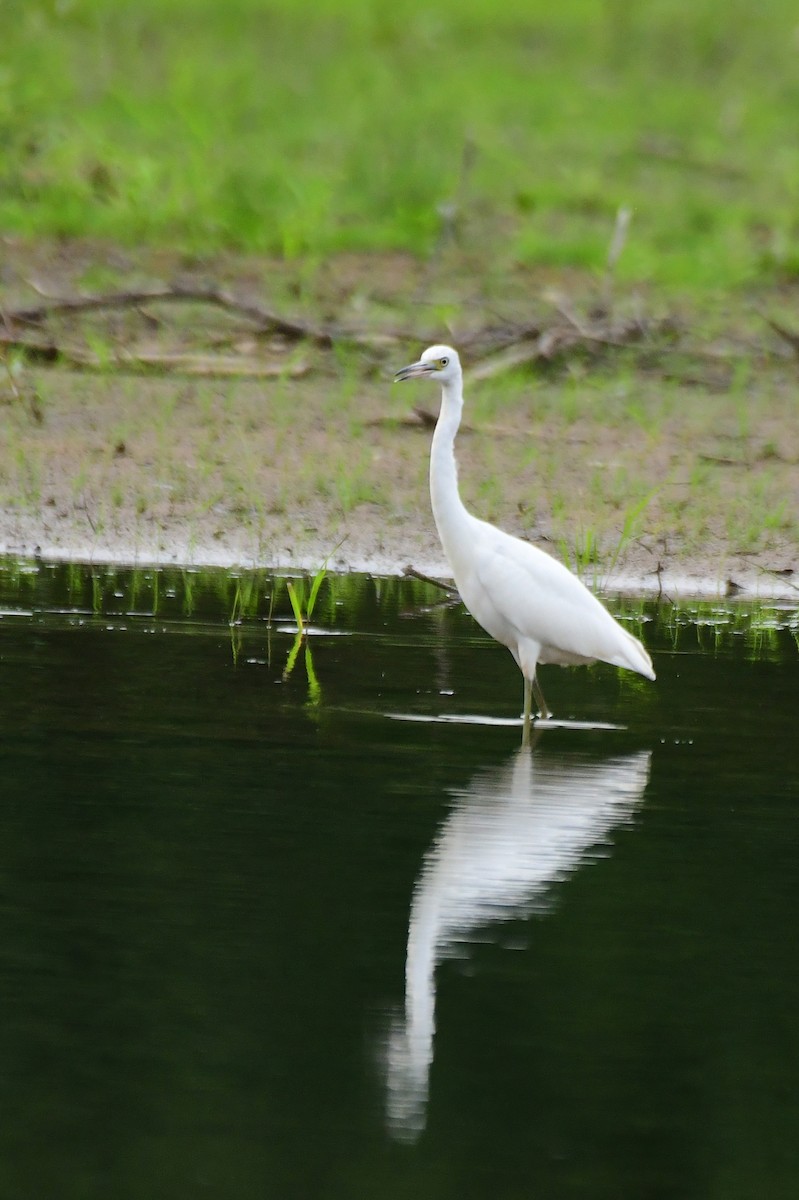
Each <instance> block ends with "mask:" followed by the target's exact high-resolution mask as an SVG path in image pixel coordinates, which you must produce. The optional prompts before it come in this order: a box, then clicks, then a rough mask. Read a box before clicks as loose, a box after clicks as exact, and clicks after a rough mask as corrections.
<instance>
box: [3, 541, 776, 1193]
mask: <svg viewBox="0 0 799 1200" xmlns="http://www.w3.org/2000/svg"><path fill="white" fill-rule="evenodd" d="M306 590H307V589H306ZM436 599H437V594H436V593H435V592H434V591H433V590H432V589H429V588H426V587H424V586H422V585H419V584H411V583H400V582H398V581H396V580H393V581H392V580H389V581H373V580H371V579H368V578H357V579H349V580H341V579H338V580H332V581H330V582H329V583H325V585H324V586H323V588H322V591H321V593H320V596H319V601H318V604H317V609H316V611H315V612H314V624H315V625H316V626H317V629H316V630H315V631H314V632H313V633H312V635H311V638H310V645H311V649H312V656H313V657H312V661H311V662H310V663H308V662H307V661H306V657H305V651H304V649H303V648H300V650H299V653H298V655H297V658H296V661H295V663H294V666H293V669H292V670H291V673H290V675H289V677H288V678H287V679H284V678H283V672H284V668H285V665H286V662H287V658H288V656H289V652H290V650H291V646H292V642H293V634H292V632H291V630H290V612H291V610H290V607H289V603H288V597H287V594H286V589H285V582H284V581H277V582H276V583H273V581H272V580H271V579H270V578H269V577H268V576H248V577H246V578H244V579H242V580H240V581H236V580H233V579H231V578H230V577H228V576H224V575H214V574H212V573H205V574H192V575H187V574H184V573H181V572H176V571H175V572H164V573H161V574H160V575H154V574H153V573H147V572H140V573H137V574H126V573H124V572H109V571H104V570H99V569H96V570H95V571H94V572H92V571H88V570H82V569H78V568H74V567H72V568H67V567H52V566H46V565H39V566H36V565H31V566H29V567H23V568H19V567H18V566H14V565H13V564H7V565H6V566H5V567H4V568H3V569H2V570H0V607H2V611H3V615H2V617H0V670H2V683H3V686H2V691H1V692H0V696H2V759H1V760H0V783H1V784H2V788H1V791H0V796H1V797H2V799H1V801H0V900H1V903H2V907H1V908H0V1104H1V1105H2V1108H1V1109H0V1112H1V1114H2V1120H0V1197H12V1198H15V1200H16V1198H19V1200H27V1198H28V1197H36V1198H40V1197H44V1196H58V1197H66V1198H72V1197H75V1198H78V1197H80V1198H81V1200H85V1198H87V1197H103V1198H107V1197H126V1198H127V1197H129V1198H131V1200H138V1198H139V1197H141V1198H145V1197H146V1198H148V1200H150V1198H153V1197H170V1198H179V1197H195V1196H208V1197H229V1196H236V1197H241V1196H259V1197H280V1198H282V1197H310V1198H316V1197H320V1198H321V1197H324V1198H328V1197H329V1198H331V1200H337V1198H341V1200H344V1198H348V1200H349V1198H353V1197H354V1198H360V1197H365V1198H370V1200H371V1198H373V1197H374V1198H380V1200H383V1198H388V1197H413V1198H414V1200H427V1198H428V1197H447V1198H449V1197H452V1198H453V1200H455V1198H457V1200H462V1198H464V1197H466V1198H468V1197H500V1198H503V1200H504V1198H507V1200H517V1198H521V1197H547V1198H548V1200H550V1198H560V1197H563V1198H571V1197H574V1198H577V1197H580V1198H582V1197H590V1198H603V1200H604V1198H606V1197H607V1198H608V1200H610V1198H615V1197H635V1198H640V1197H647V1198H649V1197H675V1198H681V1200H685V1198H692V1197H697V1198H700V1197H701V1198H703V1200H705V1198H708V1197H719V1198H721V1197H723V1198H724V1200H730V1198H737V1197H740V1198H741V1200H743V1198H745V1197H746V1198H749V1197H753V1196H758V1197H761V1196H767V1197H769V1198H770V1200H775V1198H780V1197H786V1198H787V1197H791V1198H793V1197H795V1196H796V1195H797V1194H799V1139H798V1138H797V1135H796V1131H797V1128H799V1069H798V1068H797V1063H799V937H798V936H797V928H798V927H799V911H798V907H799V807H798V806H799V786H797V762H798V755H797V718H798V717H799V661H798V660H799V653H798V652H797V628H798V623H797V616H796V612H795V610H793V611H791V610H789V609H786V608H781V609H780V608H776V607H775V608H767V607H765V608H764V607H761V608H759V609H758V610H756V611H752V610H747V609H746V608H743V607H736V608H733V609H723V608H713V607H712V606H707V605H704V606H699V607H696V608H695V609H694V610H685V611H681V612H680V611H676V610H675V609H673V608H672V607H670V606H668V605H662V606H661V607H660V608H659V609H658V608H655V607H654V606H646V605H641V604H638V605H636V606H634V607H631V606H628V609H627V610H626V612H627V615H628V616H631V617H632V616H635V617H637V618H639V620H633V628H635V629H636V630H637V631H638V632H640V633H642V634H643V636H644V638H645V640H646V642H647V644H648V646H649V648H650V649H651V650H652V651H653V656H654V658H655V665H656V669H657V671H658V681H657V683H656V684H649V683H647V682H646V681H643V680H638V679H637V678H633V677H630V676H628V675H619V674H618V673H616V672H615V671H613V670H610V669H605V668H595V669H592V670H590V671H586V670H572V671H565V672H563V671H559V670H558V669H557V668H549V669H548V670H545V672H544V674H543V676H542V680H543V684H544V687H545V690H546V693H547V698H548V700H549V702H550V704H551V706H552V707H553V708H554V710H555V712H556V715H557V717H559V718H562V719H564V721H565V722H566V724H565V726H556V727H553V728H547V729H544V730H543V731H542V733H541V735H540V737H539V740H538V742H537V744H536V746H535V748H534V751H533V754H532V756H530V755H523V756H520V755H519V753H518V750H517V746H518V740H519V730H518V728H517V727H515V726H513V725H511V724H502V723H498V724H493V723H490V719H491V718H500V719H502V720H505V721H511V720H513V719H514V718H515V717H516V716H517V714H518V711H519V708H520V704H521V687H520V682H519V677H518V672H517V671H516V668H515V666H514V664H513V662H512V660H511V657H510V655H509V654H508V653H507V652H506V651H504V650H502V649H501V648H500V647H497V646H496V645H494V644H493V643H492V642H490V641H489V640H488V639H486V638H484V637H483V636H482V635H481V634H480V633H479V631H478V630H477V629H476V628H475V626H474V625H473V623H472V622H471V621H470V619H469V618H468V617H467V616H465V615H464V614H463V612H462V611H461V610H458V609H455V610H453V609H443V608H441V607H434V603H435V600H436ZM270 607H271V616H272V620H271V621H268V620H267V617H268V615H269V612H270ZM617 611H618V609H617ZM231 614H232V615H233V616H234V617H235V618H236V623H234V625H233V627H232V628H231V626H230V625H229V617H230V616H231ZM641 618H642V619H643V620H642V622H641V620H640V619H641ZM398 717H405V718H413V719H404V720H402V719H397V718H398ZM440 717H445V718H449V719H448V720H444V721H441V720H438V719H437V720H430V718H440ZM464 717H471V718H473V719H474V720H473V721H472V722H469V723H467V722H465V721H464V720H463V719H462V718H464ZM569 722H574V723H572V724H570V723H569ZM578 722H579V723H584V724H585V725H586V726H591V725H594V726H596V725H599V724H601V723H607V724H611V725H617V726H620V727H621V728H616V729H613V728H590V727H582V726H581V725H580V724H577V723H578ZM406 960H407V970H406Z"/></svg>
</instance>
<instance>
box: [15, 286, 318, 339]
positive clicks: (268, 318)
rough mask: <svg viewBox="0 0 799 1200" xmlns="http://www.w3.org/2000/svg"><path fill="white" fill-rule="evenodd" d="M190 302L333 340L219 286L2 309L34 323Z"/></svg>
mask: <svg viewBox="0 0 799 1200" xmlns="http://www.w3.org/2000/svg"><path fill="white" fill-rule="evenodd" d="M153 302H158V303H167V304H169V303H176V302H178V303H194V304H213V305H216V306H217V307H218V308H224V309H226V310H227V311H228V312H233V313H236V314H237V315H238V316H242V317H246V318H247V319H248V320H250V321H254V322H255V324H256V325H257V326H258V327H259V330H260V332H262V333H279V334H281V335H282V336H283V337H286V338H289V339H290V340H291V341H309V342H313V343H314V344H315V345H317V346H323V347H325V348H329V347H330V346H332V344H333V336H332V334H331V333H330V332H329V331H328V330H325V329H316V328H314V327H313V326H311V325H306V324H305V323H304V322H301V321H290V320H287V319H286V318H285V317H280V316H278V315H277V314H276V313H273V312H270V311H269V310H268V309H265V308H262V307H261V306H260V305H259V304H253V303H250V302H245V301H242V300H238V299H237V298H236V297H235V296H232V295H230V293H229V292H225V291H222V290H221V289H220V288H201V287H180V286H171V287H161V288H143V289H141V290H138V291H128V292H108V293H105V294H100V295H93V296H66V297H63V298H60V299H53V300H45V301H44V302H43V303H42V304H36V305H31V306H29V307H26V308H12V309H7V310H6V312H5V319H6V322H7V323H8V324H12V323H14V322H16V323H18V324H27V325H38V324H41V322H42V321H45V320H46V319H47V318H48V317H50V316H54V315H56V314H57V313H79V312H92V311H97V310H98V309H106V308H136V307H138V306H139V305H141V304H151V303H153Z"/></svg>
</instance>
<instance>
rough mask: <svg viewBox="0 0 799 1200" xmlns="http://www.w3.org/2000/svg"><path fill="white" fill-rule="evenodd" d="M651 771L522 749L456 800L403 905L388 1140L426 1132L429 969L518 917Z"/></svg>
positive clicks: (581, 857) (613, 821)
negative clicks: (401, 1000) (404, 935)
mask: <svg viewBox="0 0 799 1200" xmlns="http://www.w3.org/2000/svg"><path fill="white" fill-rule="evenodd" d="M649 759H650V752H649V751H639V752H637V753H635V754H629V755H625V756H620V757H615V758H606V759H600V760H597V759H595V758H593V759H592V758H589V757H588V756H585V755H582V756H569V757H565V756H560V755H559V756H555V755H552V754H549V755H548V754H542V753H541V751H540V747H539V749H538V750H536V752H535V753H531V752H530V749H529V748H524V747H523V748H522V749H520V750H519V751H518V752H517V753H516V754H515V755H514V757H513V758H511V759H510V761H509V762H506V763H505V764H504V765H503V766H502V767H500V768H498V769H497V768H494V769H492V770H487V771H483V772H480V773H479V774H478V775H476V776H475V778H474V779H473V780H472V782H471V784H470V785H469V786H468V787H466V788H464V789H463V790H462V791H458V792H456V793H455V794H454V797H453V805H452V809H451V811H450V813H449V816H448V817H447V819H446V821H445V822H444V824H443V826H442V828H441V831H440V833H439V835H438V837H437V838H436V840H435V842H434V843H433V845H432V846H431V848H430V850H429V851H428V853H427V854H426V855H425V859H424V862H423V864H422V869H421V872H420V874H419V877H418V879H417V881H416V886H415V888H414V894H413V901H412V904H411V913H410V920H409V923H408V947H407V956H406V962H405V1012H404V1018H398V1019H397V1021H396V1023H395V1024H394V1027H393V1028H392V1029H391V1031H390V1034H389V1039H388V1047H387V1064H386V1070H387V1123H388V1128H389V1131H390V1132H391V1133H392V1134H393V1135H394V1136H395V1137H397V1138H399V1139H401V1140H406V1141H412V1140H414V1139H415V1138H416V1137H417V1136H418V1135H419V1134H420V1133H421V1131H422V1130H423V1129H424V1126H425V1120H426V1109H427V1092H428V1079H429V1073H430V1068H431V1065H432V1062H433V1037H434V1032H435V988H436V985H435V971H436V966H437V965H438V964H439V963H440V962H441V961H442V960H443V959H445V958H447V957H448V956H449V955H451V954H452V952H453V949H454V948H455V947H456V946H457V945H458V944H459V943H463V942H466V941H468V940H469V939H470V937H471V936H472V935H474V934H475V933H476V932H477V931H478V930H483V931H484V929H485V926H487V925H490V924H491V923H494V922H499V921H508V920H512V919H516V918H519V917H521V916H524V915H525V913H527V912H529V911H530V910H531V909H533V908H534V907H535V906H536V905H537V904H540V902H541V901H542V899H543V898H544V897H545V895H546V892H547V890H548V889H549V888H550V887H551V885H552V884H553V883H555V882H557V881H559V880H563V879H565V878H566V877H567V876H568V875H569V874H570V873H571V872H572V871H575V870H576V869H577V867H579V866H580V864H581V862H583V861H585V859H586V858H587V857H589V854H590V851H591V849H592V848H593V847H596V846H597V845H598V844H601V843H602V842H603V840H604V839H605V838H606V837H607V836H608V834H609V833H610V831H611V830H612V829H613V828H614V826H617V825H622V824H624V823H626V822H628V821H629V820H630V819H631V818H632V816H633V814H634V812H635V810H636V808H637V807H638V806H639V805H640V803H641V800H642V797H643V793H644V789H645V787H646V784H647V780H648V778H649Z"/></svg>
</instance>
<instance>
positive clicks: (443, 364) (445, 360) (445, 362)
mask: <svg viewBox="0 0 799 1200" xmlns="http://www.w3.org/2000/svg"><path fill="white" fill-rule="evenodd" d="M438 363H439V366H441V367H446V366H447V365H448V363H449V359H448V358H440V359H439V360H438Z"/></svg>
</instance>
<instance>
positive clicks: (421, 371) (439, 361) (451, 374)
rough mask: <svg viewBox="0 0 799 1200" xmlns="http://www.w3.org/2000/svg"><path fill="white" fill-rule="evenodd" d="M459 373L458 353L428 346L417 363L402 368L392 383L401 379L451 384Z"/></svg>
mask: <svg viewBox="0 0 799 1200" xmlns="http://www.w3.org/2000/svg"><path fill="white" fill-rule="evenodd" d="M460 373H461V360H460V359H459V358H458V351H457V350H453V349H452V347H451V346H428V348H427V349H426V350H425V352H424V354H423V355H422V357H421V358H420V359H419V361H418V362H415V363H411V364H410V365H409V366H407V367H402V369H401V370H399V371H397V373H396V375H395V376H394V382H395V383H400V382H401V381H402V380H403V379H437V380H438V381H439V383H452V382H453V381H454V380H455V379H457V378H458V377H459V375H460Z"/></svg>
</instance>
